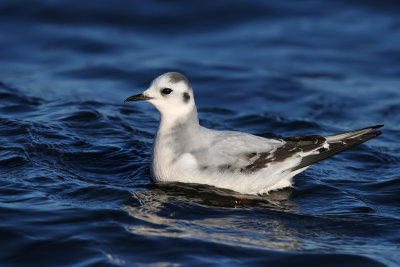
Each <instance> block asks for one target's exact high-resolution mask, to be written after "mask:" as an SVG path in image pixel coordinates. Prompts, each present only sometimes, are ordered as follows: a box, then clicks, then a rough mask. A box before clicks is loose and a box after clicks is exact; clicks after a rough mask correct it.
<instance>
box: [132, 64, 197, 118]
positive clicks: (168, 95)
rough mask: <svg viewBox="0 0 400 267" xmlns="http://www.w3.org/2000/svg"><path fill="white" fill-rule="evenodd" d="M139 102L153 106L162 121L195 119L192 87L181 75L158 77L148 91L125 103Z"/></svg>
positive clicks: (195, 112) (172, 73)
mask: <svg viewBox="0 0 400 267" xmlns="http://www.w3.org/2000/svg"><path fill="white" fill-rule="evenodd" d="M140 100H145V101H147V102H150V103H151V104H153V105H154V106H155V107H156V108H157V110H158V111H159V112H160V114H161V119H162V120H168V121H176V120H179V119H180V118H186V117H187V116H189V115H195V116H196V119H197V111H196V105H195V103H194V97H193V89H192V86H191V85H190V82H189V80H188V79H187V78H186V77H185V76H184V75H182V74H181V73H178V72H167V73H165V74H162V75H160V76H158V77H157V78H156V79H155V80H154V81H153V82H152V83H151V85H150V87H149V89H147V90H146V91H144V92H143V93H141V94H138V95H134V96H131V97H128V98H127V99H126V100H125V102H127V101H140ZM193 112H194V114H192V113H193Z"/></svg>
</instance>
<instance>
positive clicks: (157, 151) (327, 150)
mask: <svg viewBox="0 0 400 267" xmlns="http://www.w3.org/2000/svg"><path fill="white" fill-rule="evenodd" d="M138 100H146V101H148V102H150V103H152V104H153V105H154V106H155V107H156V108H157V109H158V110H159V111H160V114H161V121H160V125H159V128H158V131H157V135H156V138H155V141H154V146H153V153H152V164H151V165H152V166H151V171H152V177H153V178H154V180H155V181H158V182H185V183H198V184H208V185H212V186H216V187H220V188H226V189H231V190H234V191H237V192H240V193H243V194H262V193H267V192H269V191H271V190H275V189H280V188H284V187H287V186H291V184H292V177H293V176H295V175H296V174H298V173H300V172H302V171H304V170H305V169H306V168H307V167H308V166H309V165H310V164H313V163H316V162H318V161H321V160H323V159H325V158H327V157H330V156H333V155H335V154H337V153H339V152H341V151H344V150H346V149H348V148H350V147H352V146H354V145H357V144H360V143H363V142H365V141H367V140H369V139H371V138H373V137H376V136H377V135H379V134H380V132H379V131H374V130H375V129H376V128H378V127H380V125H379V126H373V127H368V128H364V129H361V130H357V131H352V132H347V133H342V134H338V135H332V136H326V137H323V136H319V135H313V136H296V137H287V138H279V139H267V138H263V137H259V136H255V135H251V134H247V133H242V132H234V131H216V130H211V129H208V128H205V127H202V126H200V124H199V120H198V116H197V110H196V106H195V103H194V97H193V90H192V88H191V85H190V83H189V81H188V80H187V79H186V78H185V77H184V76H183V75H182V74H180V73H176V72H171V73H166V74H164V75H161V76H160V77H158V78H157V79H155V80H154V82H153V83H152V85H151V86H150V88H149V89H148V90H147V91H145V92H144V93H143V94H140V95H135V96H132V97H129V98H128V99H127V100H126V101H138Z"/></svg>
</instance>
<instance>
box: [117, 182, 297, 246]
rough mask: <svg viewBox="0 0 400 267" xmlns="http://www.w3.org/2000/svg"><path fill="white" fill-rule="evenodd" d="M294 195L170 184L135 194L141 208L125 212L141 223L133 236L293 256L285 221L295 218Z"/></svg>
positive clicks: (131, 229) (130, 229)
mask: <svg viewBox="0 0 400 267" xmlns="http://www.w3.org/2000/svg"><path fill="white" fill-rule="evenodd" d="M290 194H291V189H285V190H279V191H276V192H271V193H270V194H268V195H262V196H249V195H246V196H244V195H240V194H238V193H235V192H232V191H228V190H223V189H219V188H214V187H210V186H203V185H193V184H179V183H173V184H171V183H169V184H163V185H155V186H153V187H152V188H150V189H149V190H147V191H143V192H136V193H133V197H134V198H136V199H137V200H138V201H139V203H140V204H139V205H138V206H124V207H123V208H124V210H125V211H126V212H128V214H129V215H130V216H132V217H134V218H135V219H136V220H138V223H136V224H134V225H125V229H126V230H127V231H128V232H130V233H133V234H135V235H143V236H154V237H169V238H192V239H196V240H202V241H206V242H215V243H218V244H225V245H235V246H237V245H239V246H243V247H252V248H262V249H278V250H282V251H294V250H297V249H298V248H299V246H300V244H299V243H300V242H301V241H300V240H298V239H297V238H295V237H294V236H292V234H291V232H292V231H293V230H291V229H290V227H288V226H286V225H285V223H284V221H282V220H281V216H282V215H283V214H289V215H290V216H296V215H295V210H296V209H297V206H296V204H295V203H293V202H292V201H290V200H289V197H290Z"/></svg>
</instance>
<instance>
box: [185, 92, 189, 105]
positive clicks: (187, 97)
mask: <svg viewBox="0 0 400 267" xmlns="http://www.w3.org/2000/svg"><path fill="white" fill-rule="evenodd" d="M189 100H190V95H189V93H188V92H184V93H183V102H185V103H187V102H189Z"/></svg>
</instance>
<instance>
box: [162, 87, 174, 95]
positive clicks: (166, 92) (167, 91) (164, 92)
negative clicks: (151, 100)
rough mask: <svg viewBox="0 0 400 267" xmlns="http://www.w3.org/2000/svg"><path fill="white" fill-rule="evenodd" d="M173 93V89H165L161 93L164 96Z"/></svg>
mask: <svg viewBox="0 0 400 267" xmlns="http://www.w3.org/2000/svg"><path fill="white" fill-rule="evenodd" d="M171 92H172V89H171V88H164V89H162V90H161V93H162V94H163V95H169V94H170V93H171Z"/></svg>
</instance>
